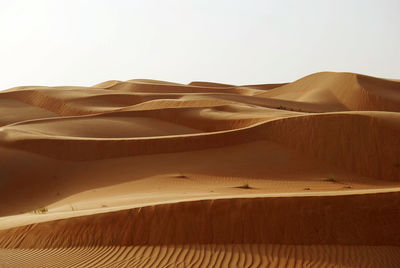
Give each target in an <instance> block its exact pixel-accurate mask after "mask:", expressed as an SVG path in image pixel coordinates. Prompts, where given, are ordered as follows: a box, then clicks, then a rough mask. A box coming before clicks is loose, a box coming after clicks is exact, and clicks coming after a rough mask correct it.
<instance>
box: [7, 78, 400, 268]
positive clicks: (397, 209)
mask: <svg viewBox="0 0 400 268" xmlns="http://www.w3.org/2000/svg"><path fill="white" fill-rule="evenodd" d="M0 115H1V116H0V126H1V127H0V163H1V166H0V229H1V230H0V248H1V249H0V267H3V266H4V267H25V266H26V267H71V266H72V267H90V266H93V267H219V266H226V267H325V266H326V267H400V248H399V246H400V228H399V226H400V225H399V224H400V82H399V81H395V80H388V79H380V78H374V77H369V76H364V75H359V74H353V73H331V72H324V73H316V74H312V75H310V76H307V77H304V78H302V79H299V80H297V81H295V82H292V83H287V84H266V85H245V86H232V85H226V84H217V83H208V82H192V83H190V84H188V85H183V84H177V83H169V82H163V81H155V80H143V79H141V80H129V81H125V82H122V81H107V82H104V83H101V84H98V85H95V86H92V87H40V86H30V87H18V88H13V89H9V90H5V91H2V92H1V93H0Z"/></svg>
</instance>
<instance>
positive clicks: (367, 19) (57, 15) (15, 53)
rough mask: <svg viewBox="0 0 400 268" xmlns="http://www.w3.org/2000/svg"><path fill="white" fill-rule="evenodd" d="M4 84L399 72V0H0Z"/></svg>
mask: <svg viewBox="0 0 400 268" xmlns="http://www.w3.org/2000/svg"><path fill="white" fill-rule="evenodd" d="M0 34H1V39H0V89H6V88H9V87H14V86H22V85H47V86H53V85H82V86H88V85H93V84H97V83H100V82H102V81H106V80H112V79H116V80H128V79H133V78H148V79H158V80H166V81H173V82H181V83H188V82H190V81H195V80H196V81H199V80H200V81H214V82H221V83H231V84H255V83H274V82H289V81H293V80H296V79H298V78H300V77H302V76H305V75H308V74H311V73H314V72H319V71H349V72H356V73H363V74H367V75H373V76H378V77H387V78H399V79H400V1H399V0H359V1H357V0H331V1H328V0H315V1H311V0H302V1H298V0H293V1H287V0H285V1H282V0H271V1H268V0H265V1H255V0H254V1H252V0H242V1H234V0H198V1H196V0H182V1H178V0H159V1H153V0H143V1H133V0H132V1H123V0H108V1H106V0H91V1H85V0H79V1H78V0H65V1H64V0H49V1H41V0H35V1H33V0H26V1H18V0H9V1H8V0H0Z"/></svg>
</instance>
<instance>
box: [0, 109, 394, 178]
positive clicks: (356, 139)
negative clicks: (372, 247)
mask: <svg viewBox="0 0 400 268" xmlns="http://www.w3.org/2000/svg"><path fill="white" fill-rule="evenodd" d="M399 119H400V115H399V114H397V113H388V112H375V113H363V112H351V113H350V112H344V113H324V114H314V115H305V116H293V117H288V118H280V119H275V120H271V121H267V122H264V123H259V124H255V125H253V126H250V127H245V128H240V129H236V130H227V131H219V132H211V133H204V134H190V135H176V136H165V137H147V138H126V139H112V138H110V139H95V138H73V137H62V136H47V137H46V136H43V135H42V136H40V135H33V134H29V133H28V134H26V133H19V132H15V133H12V131H10V132H11V133H10V135H9V134H8V133H7V130H6V131H3V132H2V133H1V132H0V136H1V135H3V137H4V138H2V139H1V141H0V142H1V143H0V145H3V146H4V147H11V148H17V149H20V150H25V151H29V152H34V153H38V154H42V155H46V156H49V157H53V158H57V159H66V160H95V159H102V158H113V157H126V156H133V155H144V154H160V153H174V152H183V151H190V150H201V149H206V148H217V147H224V146H228V145H235V144H241V143H246V142H252V141H258V140H270V141H275V142H278V143H281V144H284V145H287V146H289V147H291V148H295V149H296V150H298V151H300V152H302V153H306V154H309V155H312V156H313V157H315V158H317V159H320V160H323V161H326V162H329V163H333V164H335V165H338V166H343V167H345V168H346V169H347V170H349V171H353V172H356V173H358V174H361V175H365V176H369V177H373V178H378V179H384V180H392V181H398V180H400V168H399V166H398V164H397V163H400V139H399V138H398V137H400V125H399V124H398V123H397V121H398V120H399ZM239 122H240V121H239ZM242 123H243V122H242Z"/></svg>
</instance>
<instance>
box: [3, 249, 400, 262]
mask: <svg viewBox="0 0 400 268" xmlns="http://www.w3.org/2000/svg"><path fill="white" fill-rule="evenodd" d="M399 255H400V249H399V248H398V247H391V246H346V245H296V246H294V245H271V244H187V245H163V246H150V245H149V246H128V247H124V246H109V247H79V248H53V249H33V250H32V249H30V250H15V249H13V250H4V249H3V250H2V249H0V259H1V260H2V262H3V264H4V265H5V266H6V267H19V268H22V267H66V266H68V267H71V266H73V267H99V266H102V267H167V266H172V267H260V266H262V267H322V266H329V267H330V266H334V267H337V266H340V267H399V266H400V257H399Z"/></svg>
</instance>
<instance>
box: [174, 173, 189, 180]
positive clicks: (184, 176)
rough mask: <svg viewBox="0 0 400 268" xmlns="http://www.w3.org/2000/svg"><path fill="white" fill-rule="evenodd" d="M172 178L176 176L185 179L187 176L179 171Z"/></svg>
mask: <svg viewBox="0 0 400 268" xmlns="http://www.w3.org/2000/svg"><path fill="white" fill-rule="evenodd" d="M174 178H178V179H186V178H188V176H186V175H184V174H183V173H181V172H179V174H178V175H176V176H174Z"/></svg>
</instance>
